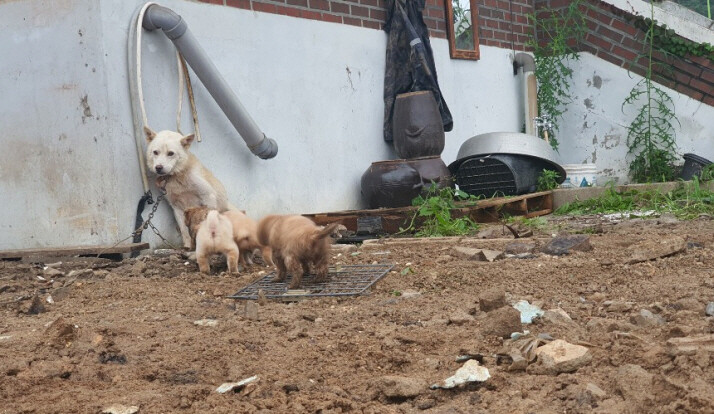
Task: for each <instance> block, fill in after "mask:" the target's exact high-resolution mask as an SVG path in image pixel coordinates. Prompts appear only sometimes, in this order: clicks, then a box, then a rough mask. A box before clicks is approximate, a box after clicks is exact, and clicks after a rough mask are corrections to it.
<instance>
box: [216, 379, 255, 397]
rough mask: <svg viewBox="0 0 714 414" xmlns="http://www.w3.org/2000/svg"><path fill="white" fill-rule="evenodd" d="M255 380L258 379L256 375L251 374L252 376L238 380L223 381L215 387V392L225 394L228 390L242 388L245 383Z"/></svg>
mask: <svg viewBox="0 0 714 414" xmlns="http://www.w3.org/2000/svg"><path fill="white" fill-rule="evenodd" d="M255 381H258V376H257V375H253V376H252V377H248V378H246V379H244V380H241V381H238V382H225V383H223V384H221V386H220V387H218V388H216V392H217V393H219V394H225V393H227V392H228V391H233V390H235V389H236V388H238V389H240V388H243V387H245V386H246V385H248V384H251V383H253V382H255Z"/></svg>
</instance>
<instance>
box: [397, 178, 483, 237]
mask: <svg viewBox="0 0 714 414" xmlns="http://www.w3.org/2000/svg"><path fill="white" fill-rule="evenodd" d="M477 200H478V198H477V197H474V196H472V195H470V194H467V193H465V192H463V191H461V190H454V189H453V188H449V187H447V188H442V189H439V188H437V186H436V184H433V183H432V185H431V186H430V187H429V190H428V192H427V194H426V196H421V195H420V196H418V197H416V198H415V199H414V200H412V205H413V206H415V207H418V208H417V211H416V212H415V213H414V215H413V216H412V218H411V222H410V224H409V226H408V227H407V228H400V231H399V234H402V233H407V232H409V233H414V235H415V236H416V237H439V236H461V235H465V234H470V233H473V232H475V231H476V230H478V224H476V223H475V222H474V221H473V220H471V219H470V218H468V217H460V218H453V217H452V216H451V210H453V209H455V208H457V206H456V202H461V203H466V204H468V202H473V203H475V202H476V201H477ZM418 218H423V219H424V222H423V223H422V224H421V225H420V226H419V228H417V227H416V226H415V223H416V222H417V219H418Z"/></svg>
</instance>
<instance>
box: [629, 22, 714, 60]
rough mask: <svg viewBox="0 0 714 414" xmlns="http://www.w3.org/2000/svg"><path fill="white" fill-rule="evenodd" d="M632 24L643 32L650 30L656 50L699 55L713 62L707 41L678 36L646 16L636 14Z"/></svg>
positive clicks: (682, 54) (681, 54) (667, 52)
mask: <svg viewBox="0 0 714 414" xmlns="http://www.w3.org/2000/svg"><path fill="white" fill-rule="evenodd" d="M633 25H634V26H635V27H637V28H638V29H640V30H642V31H643V32H647V33H649V32H650V31H651V40H652V44H653V46H654V47H655V48H657V50H659V51H661V52H663V53H665V54H668V55H674V56H678V57H688V56H700V57H704V58H707V59H709V60H711V61H712V62H714V46H712V45H711V44H709V43H697V42H693V41H691V40H689V39H685V38H683V37H681V36H678V35H677V33H676V32H675V31H674V30H673V29H670V28H668V27H667V26H666V25H658V24H657V22H656V21H654V20H653V19H651V18H648V17H642V16H637V17H635V18H634V19H633Z"/></svg>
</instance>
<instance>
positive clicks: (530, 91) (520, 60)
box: [513, 52, 538, 135]
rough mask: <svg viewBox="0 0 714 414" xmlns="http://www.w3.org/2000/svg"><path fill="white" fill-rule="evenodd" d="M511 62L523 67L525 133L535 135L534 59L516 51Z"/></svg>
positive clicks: (535, 89) (536, 107)
mask: <svg viewBox="0 0 714 414" xmlns="http://www.w3.org/2000/svg"><path fill="white" fill-rule="evenodd" d="M513 64H514V65H515V66H516V67H517V68H522V69H523V108H524V110H525V123H526V134H528V135H536V134H537V133H538V131H537V128H536V126H535V119H536V118H537V117H538V97H537V95H538V82H536V77H535V59H533V56H531V55H529V54H528V53H523V52H520V53H516V56H514V57H513Z"/></svg>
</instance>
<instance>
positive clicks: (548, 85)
mask: <svg viewBox="0 0 714 414" xmlns="http://www.w3.org/2000/svg"><path fill="white" fill-rule="evenodd" d="M583 4H584V1H583V0H574V1H571V2H570V4H569V5H568V7H567V8H566V9H565V10H560V9H544V10H541V11H539V13H540V14H545V15H547V16H549V17H547V18H543V19H539V18H538V17H537V16H536V14H531V15H529V16H528V18H529V20H530V21H531V22H532V23H533V25H534V27H535V33H543V34H544V36H545V39H538V38H537V37H536V35H535V34H534V35H533V36H532V37H531V38H530V40H529V41H528V42H527V44H528V45H529V46H530V47H531V48H532V49H533V56H534V58H535V66H536V68H535V76H536V80H537V82H538V92H537V97H538V113H539V114H540V115H541V116H547V117H549V118H550V119H551V121H552V122H553V130H552V131H550V133H549V141H550V144H551V146H552V147H553V148H554V149H556V150H557V149H558V138H557V137H558V131H559V129H560V128H559V124H560V122H561V121H562V118H563V114H564V113H565V112H566V110H567V105H568V104H570V103H571V102H572V101H573V99H572V97H571V93H570V87H571V84H572V78H573V69H571V68H570V66H569V64H570V62H571V61H574V60H578V59H579V57H578V54H577V52H576V50H575V49H574V48H573V45H577V44H578V43H579V42H580V41H581V40H582V38H583V37H584V36H585V32H586V30H587V27H586V25H585V16H584V14H583V11H582V10H581V7H583ZM531 121H532V120H526V122H531ZM544 133H545V131H544V130H543V131H541V132H540V135H541V138H544Z"/></svg>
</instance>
